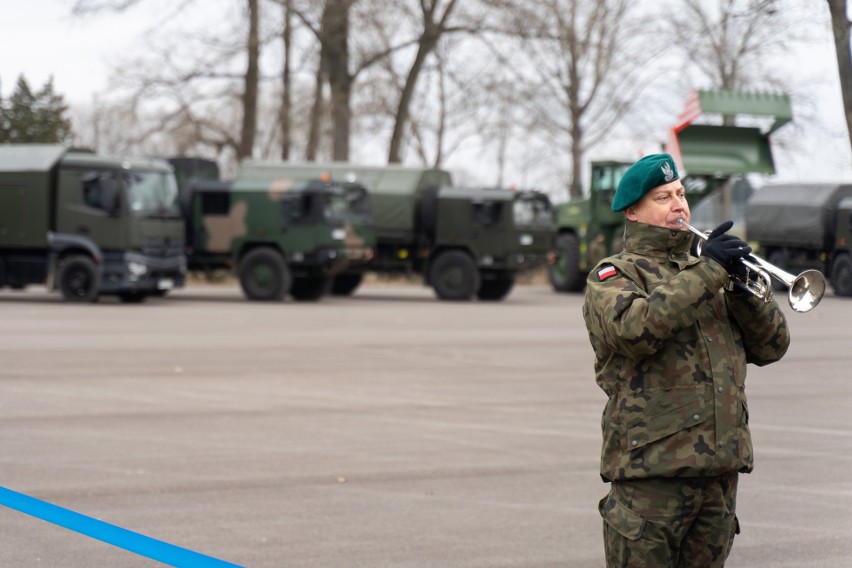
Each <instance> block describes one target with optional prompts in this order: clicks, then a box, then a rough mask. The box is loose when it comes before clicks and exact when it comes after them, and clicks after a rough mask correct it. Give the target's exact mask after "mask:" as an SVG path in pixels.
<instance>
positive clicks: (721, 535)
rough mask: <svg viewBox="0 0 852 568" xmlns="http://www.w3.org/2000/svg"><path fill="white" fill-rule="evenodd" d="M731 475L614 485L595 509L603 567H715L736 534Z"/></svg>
mask: <svg viewBox="0 0 852 568" xmlns="http://www.w3.org/2000/svg"><path fill="white" fill-rule="evenodd" d="M736 502H737V474H733V475H726V476H722V477H702V478H694V479H678V478H673V479H659V478H658V479H643V480H637V481H616V482H613V483H612V486H611V487H610V491H609V494H608V495H607V496H606V497H604V498H603V499H602V500H601V502H600V505H599V509H600V513H601V516H602V517H603V519H604V523H603V532H604V547H605V550H606V565H607V568H652V567H653V568H685V567H688V566H690V567H696V568H699V567H700V568H717V567H722V566H724V565H725V559H726V558H727V557H728V554H729V553H730V552H731V546H732V545H733V544H734V535H735V534H738V533H739V523H738V522H737V518H736Z"/></svg>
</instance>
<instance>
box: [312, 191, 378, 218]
mask: <svg viewBox="0 0 852 568" xmlns="http://www.w3.org/2000/svg"><path fill="white" fill-rule="evenodd" d="M323 214H324V215H325V218H326V219H328V220H330V221H344V222H345V221H360V222H363V221H367V220H369V218H370V199H369V197H368V195H367V190H366V189H364V188H363V187H362V186H360V185H340V186H336V187H334V188H332V189H331V190H330V191H329V192H328V193H326V194H325V203H324V207H323Z"/></svg>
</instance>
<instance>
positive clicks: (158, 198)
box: [125, 170, 180, 216]
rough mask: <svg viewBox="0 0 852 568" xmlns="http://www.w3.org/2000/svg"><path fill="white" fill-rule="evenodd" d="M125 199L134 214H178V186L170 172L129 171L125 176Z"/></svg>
mask: <svg viewBox="0 0 852 568" xmlns="http://www.w3.org/2000/svg"><path fill="white" fill-rule="evenodd" d="M125 181H126V183H127V201H128V203H129V205H130V210H131V211H132V212H133V213H134V214H135V215H140V216H151V215H168V216H178V215H180V209H179V207H178V199H177V198H178V186H177V182H176V181H175V177H174V175H172V174H171V173H170V172H159V171H139V170H136V171H131V172H127V175H126V177H125Z"/></svg>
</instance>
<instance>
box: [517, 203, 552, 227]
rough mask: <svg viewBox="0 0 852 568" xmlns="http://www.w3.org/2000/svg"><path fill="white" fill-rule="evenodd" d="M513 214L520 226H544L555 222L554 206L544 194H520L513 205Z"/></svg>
mask: <svg viewBox="0 0 852 568" xmlns="http://www.w3.org/2000/svg"><path fill="white" fill-rule="evenodd" d="M512 214H513V217H514V219H515V225H517V226H519V227H533V226H537V227H544V226H549V225H552V224H553V223H554V218H553V208H552V207H551V206H550V201H549V200H548V199H547V198H546V197H545V196H543V195H537V196H524V195H518V196H517V197H515V202H514V203H513V205H512Z"/></svg>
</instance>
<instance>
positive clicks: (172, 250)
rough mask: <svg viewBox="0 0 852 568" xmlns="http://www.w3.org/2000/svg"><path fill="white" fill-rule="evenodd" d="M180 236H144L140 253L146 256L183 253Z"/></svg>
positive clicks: (167, 255)
mask: <svg viewBox="0 0 852 568" xmlns="http://www.w3.org/2000/svg"><path fill="white" fill-rule="evenodd" d="M183 249H184V246H183V239H182V238H181V237H146V238H144V239H142V254H144V255H147V256H161V257H169V256H178V255H180V254H183Z"/></svg>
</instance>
